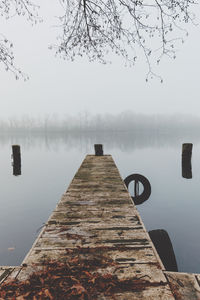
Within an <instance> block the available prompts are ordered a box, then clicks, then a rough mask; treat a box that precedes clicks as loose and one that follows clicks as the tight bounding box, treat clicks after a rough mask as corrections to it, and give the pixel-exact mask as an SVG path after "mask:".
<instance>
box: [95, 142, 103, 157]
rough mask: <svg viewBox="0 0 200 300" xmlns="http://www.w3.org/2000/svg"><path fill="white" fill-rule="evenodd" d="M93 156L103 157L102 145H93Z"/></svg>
mask: <svg viewBox="0 0 200 300" xmlns="http://www.w3.org/2000/svg"><path fill="white" fill-rule="evenodd" d="M94 150H95V155H96V156H102V155H103V145H102V144H95V145H94Z"/></svg>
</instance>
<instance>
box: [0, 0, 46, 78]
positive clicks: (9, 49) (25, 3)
mask: <svg viewBox="0 0 200 300" xmlns="http://www.w3.org/2000/svg"><path fill="white" fill-rule="evenodd" d="M38 8H39V7H38V6H37V5H35V4H34V3H32V2H31V1H29V0H0V16H1V17H2V18H5V19H9V18H12V17H14V16H16V15H18V16H24V17H26V19H27V20H28V21H30V22H31V23H32V24H35V23H37V22H38V21H40V20H41V19H40V18H39V16H38ZM0 63H1V64H2V65H3V66H4V67H5V70H6V71H11V72H12V73H13V74H14V75H15V78H16V79H19V77H22V78H23V79H24V80H27V79H28V76H27V75H26V74H25V73H23V72H22V71H21V70H20V69H19V68H18V67H16V65H15V64H14V54H13V44H12V42H10V41H9V40H8V39H7V38H6V37H5V36H4V35H3V34H0Z"/></svg>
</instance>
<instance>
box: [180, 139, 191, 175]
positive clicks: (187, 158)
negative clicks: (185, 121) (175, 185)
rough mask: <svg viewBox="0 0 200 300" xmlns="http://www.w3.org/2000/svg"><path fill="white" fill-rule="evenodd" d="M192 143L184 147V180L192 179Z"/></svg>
mask: <svg viewBox="0 0 200 300" xmlns="http://www.w3.org/2000/svg"><path fill="white" fill-rule="evenodd" d="M192 147H193V144H192V143H184V144H183V145H182V176H183V178H187V179H190V178H192V164H191V158H192Z"/></svg>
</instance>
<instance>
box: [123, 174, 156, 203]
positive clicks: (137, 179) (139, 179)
mask: <svg viewBox="0 0 200 300" xmlns="http://www.w3.org/2000/svg"><path fill="white" fill-rule="evenodd" d="M132 181H134V196H132V197H131V198H132V200H133V202H134V203H135V205H140V204H142V203H143V202H145V201H147V200H148V199H149V197H150V195H151V185H150V182H149V180H148V179H147V178H146V177H144V176H143V175H140V174H131V175H129V176H127V177H126V178H125V179H124V183H125V185H126V187H127V189H128V186H129V184H130V182H132ZM139 183H141V184H142V185H143V192H142V193H141V194H140V191H139Z"/></svg>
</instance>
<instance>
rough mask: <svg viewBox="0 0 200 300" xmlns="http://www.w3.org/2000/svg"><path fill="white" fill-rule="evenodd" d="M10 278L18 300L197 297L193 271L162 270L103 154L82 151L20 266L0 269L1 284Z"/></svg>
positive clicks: (198, 290)
mask: <svg viewBox="0 0 200 300" xmlns="http://www.w3.org/2000/svg"><path fill="white" fill-rule="evenodd" d="M63 268H64V270H65V271H64V273H63ZM54 271H55V272H54ZM70 272H71V273H70ZM51 273H52V274H53V275H52V278H53V279H52V278H50V275H51ZM65 273H66V274H67V275H66V274H65ZM35 274H37V275H38V277H37V276H36V275H35ZM65 275H66V276H65ZM34 276H35V277H34ZM45 276H46V277H48V280H49V281H47V280H46V277H45ZM30 278H31V279H30ZM38 278H39V282H38V283H37V285H36V287H37V289H39V290H40V291H39V292H38V294H37V296H34V295H35V294H34V291H32V293H29V289H30V290H31V288H32V289H33V290H34V287H33V286H31V284H32V283H31V282H33V281H31V280H33V279H34V280H35V281H36V279H37V280H38ZM13 279H14V280H15V281H14V282H15V286H23V287H24V285H26V293H25V292H24V290H23V288H21V290H20V289H19V290H18V291H17V292H16V293H17V294H16V295H17V296H16V299H17V300H18V299H19V300H21V299H34V300H36V299H82V300H84V299H92V300H96V299H97V300H107V299H109V300H110V299H117V300H129V299H131V300H134V299H154V300H155V299H163V300H165V299H166V300H170V299H184V300H192V299H200V286H199V282H200V276H199V275H198V274H186V273H175V272H167V271H165V270H164V267H163V264H162V262H161V261H160V258H159V256H158V254H157V252H156V250H155V248H154V246H153V244H152V242H151V240H150V238H149V235H148V233H147V231H146V229H145V227H144V224H143V222H142V220H141V218H140V216H139V214H138V211H137V209H136V207H135V206H134V204H133V202H132V199H131V196H130V194H129V193H128V191H127V189H126V186H125V184H124V182H123V180H122V178H121V176H120V174H119V171H118V169H117V167H116V165H115V163H114V161H113V159H112V157H111V156H110V155H104V156H94V155H87V156H86V158H85V160H84V161H83V163H82V165H81V167H80V168H79V170H78V172H77V173H76V175H75V177H74V178H73V180H72V182H71V184H70V186H69V188H68V190H67V191H66V192H65V193H64V195H63V196H62V198H61V200H60V201H59V203H58V204H57V206H56V208H55V210H54V211H53V213H52V215H51V216H50V217H49V219H48V221H47V222H46V225H45V226H44V228H43V230H42V231H41V233H40V235H39V236H38V238H37V240H36V241H35V243H34V244H33V246H32V248H31V250H30V251H29V253H28V254H27V256H26V257H25V259H24V261H23V263H22V265H21V266H17V267H0V283H1V286H0V289H2V290H3V289H4V290H6V289H7V288H8V287H9V283H10V280H13ZM16 279H17V281H16ZM52 280H53V281H52ZM35 281H34V282H33V283H34V284H35ZM69 281H70V286H69ZM21 282H22V283H23V284H22V283H21ZM47 282H48V284H49V286H48V284H47ZM65 286H66V287H65ZM28 287H29V289H28ZM15 289H16V290H17V288H16V287H15ZM60 290H62V291H63V290H65V291H66V293H65V294H64V295H65V296H63V297H61V296H59V295H61V294H59V293H61V292H60ZM56 291H57V293H58V294H56ZM28 293H29V294H28ZM0 295H1V292H0ZM5 295H6V296H5V298H1V296H0V299H15V298H12V297H11V298H9V297H8V294H6V292H5ZM38 295H39V296H38ZM17 297H19V298H17ZM20 297H21V298H20ZM22 297H24V298H22ZM34 297H35V298H34Z"/></svg>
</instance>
